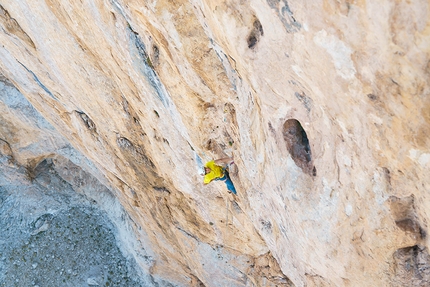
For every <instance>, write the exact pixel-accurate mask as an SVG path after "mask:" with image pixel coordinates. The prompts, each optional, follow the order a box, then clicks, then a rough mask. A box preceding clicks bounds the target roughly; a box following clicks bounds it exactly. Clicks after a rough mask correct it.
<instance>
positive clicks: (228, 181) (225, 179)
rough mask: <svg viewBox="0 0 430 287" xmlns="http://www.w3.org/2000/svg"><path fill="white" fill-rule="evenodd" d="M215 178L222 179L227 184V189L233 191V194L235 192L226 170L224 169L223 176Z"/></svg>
mask: <svg viewBox="0 0 430 287" xmlns="http://www.w3.org/2000/svg"><path fill="white" fill-rule="evenodd" d="M216 180H222V181H224V182H225V185H227V189H228V190H229V191H231V192H233V194H236V188H234V185H233V182H232V181H231V179H230V176H229V175H228V171H227V170H224V176H223V177H220V178H217V179H216Z"/></svg>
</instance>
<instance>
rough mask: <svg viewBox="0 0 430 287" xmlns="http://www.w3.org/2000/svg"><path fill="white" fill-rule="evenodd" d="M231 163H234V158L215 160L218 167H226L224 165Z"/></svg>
mask: <svg viewBox="0 0 430 287" xmlns="http://www.w3.org/2000/svg"><path fill="white" fill-rule="evenodd" d="M231 162H233V157H224V158H220V159H217V160H215V164H216V165H224V164H229V163H231Z"/></svg>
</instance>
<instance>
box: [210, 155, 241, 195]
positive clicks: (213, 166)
mask: <svg viewBox="0 0 430 287" xmlns="http://www.w3.org/2000/svg"><path fill="white" fill-rule="evenodd" d="M233 163H234V162H233V158H232V157H225V158H220V159H217V160H211V161H209V162H207V163H206V164H205V178H204V180H203V183H204V184H208V183H210V182H211V181H212V180H222V181H224V182H225V184H226V185H227V189H228V191H229V192H233V193H234V194H236V189H235V188H234V185H233V182H232V181H231V179H230V176H229V174H228V170H227V168H228V167H225V168H224V167H223V165H230V164H233Z"/></svg>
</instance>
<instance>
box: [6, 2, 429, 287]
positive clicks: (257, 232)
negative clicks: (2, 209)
mask: <svg viewBox="0 0 430 287" xmlns="http://www.w3.org/2000/svg"><path fill="white" fill-rule="evenodd" d="M376 2H377V3H376ZM376 2H375V1H335V0H333V1H331V0H324V1H305V2H303V3H293V1H286V0H282V1H280V0H267V1H223V2H222V3H220V2H219V1H135V0H130V1H119V0H118V1H117V0H111V1H108V0H105V1H101V0H100V1H82V2H81V1H74V2H73V1H69V2H66V1H51V0H46V1H43V2H40V1H39V3H36V2H35V1H25V0H23V1H7V2H6V1H3V2H1V7H0V43H1V46H0V71H1V74H3V76H2V78H1V82H2V84H1V85H2V86H1V87H2V91H3V94H2V95H1V98H0V99H1V101H0V112H1V113H0V119H1V124H0V143H1V145H0V152H1V155H2V158H3V159H2V161H1V162H0V163H1V164H2V170H3V171H4V173H3V174H4V175H7V176H3V177H0V179H1V181H0V185H1V186H7V185H8V184H9V185H10V183H11V182H14V183H15V185H17V183H20V184H21V185H29V184H32V181H33V180H34V179H35V178H37V176H38V175H39V174H43V173H41V172H38V171H37V170H38V168H39V170H40V169H41V168H42V167H43V165H46V163H47V162H48V163H49V164H51V165H50V169H49V170H54V171H55V174H58V176H59V178H61V179H62V180H64V181H66V182H67V183H68V184H69V185H70V187H71V190H74V191H75V192H77V193H79V192H81V193H83V194H85V195H86V196H87V197H88V198H90V199H91V200H95V201H96V204H97V205H99V206H101V208H102V209H103V210H106V212H107V213H109V210H110V208H109V207H110V206H111V205H112V206H113V205H115V204H116V203H115V204H114V203H106V202H111V201H106V200H102V199H100V198H101V197H102V196H101V195H98V193H97V192H100V194H102V193H103V194H109V195H113V196H114V198H115V200H114V199H112V200H113V201H112V202H116V201H118V202H119V203H120V206H117V205H115V206H117V207H116V209H115V213H114V215H112V214H111V216H113V217H112V218H117V220H116V221H115V219H113V220H112V222H113V224H116V225H117V227H118V228H119V229H118V230H120V231H118V236H119V237H120V238H121V240H122V241H121V240H120V241H121V242H123V244H125V246H124V247H123V248H124V250H126V251H124V252H128V253H129V254H130V256H133V258H134V259H135V260H136V262H137V263H138V265H139V266H140V267H141V269H142V270H143V271H142V272H143V274H144V275H142V276H146V275H147V276H150V277H151V280H149V281H151V282H153V284H160V285H161V286H168V284H173V285H177V286H290V285H295V286H388V285H390V286H402V285H403V284H404V282H413V284H418V286H419V284H424V283H425V282H427V281H426V280H429V274H428V270H430V269H428V267H429V264H430V259H429V256H428V249H427V248H428V246H429V241H428V237H427V236H426V234H427V230H428V220H430V195H429V192H428V191H429V189H430V177H429V176H428V174H427V173H428V169H429V167H430V151H429V149H430V140H429V138H428V133H429V132H430V97H429V92H430V90H429V88H430V86H429V81H430V54H429V53H430V23H429V13H430V4H429V3H428V1H425V0H414V1H406V0H405V1H388V0H386V1H376ZM13 87H16V89H18V90H19V92H20V93H22V95H24V96H25V99H24V98H20V95H18V94H19V93H18V92H17V91H16V90H14V88H13ZM27 101H28V102H27ZM36 110H37V111H36ZM36 113H37V115H36ZM39 113H40V115H41V116H39ZM226 155H229V156H231V155H234V161H235V165H236V166H235V168H234V170H232V172H231V174H232V180H233V182H234V183H235V185H236V189H237V191H238V196H237V197H234V196H233V195H230V194H228V193H227V190H226V188H225V186H224V185H223V184H222V183H220V182H214V183H211V184H210V185H207V186H204V185H203V184H202V177H201V176H200V174H199V172H200V171H201V169H202V163H204V162H205V161H208V160H210V159H214V158H219V157H224V156H226ZM40 164H42V166H41V165H40ZM51 167H52V168H51ZM46 171H48V169H46ZM78 179H81V180H80V181H79V180H78ZM40 180H41V179H39V181H36V182H37V183H38V184H40V183H41V182H43V181H40ZM60 182H61V180H60ZM88 182H91V184H88ZM69 185H68V186H69ZM96 186H97V187H98V188H95V187H96ZM85 187H91V192H89V191H88V190H87V189H86V188H85ZM4 188H6V187H4ZM9 192H10V190H8V193H9ZM0 203H1V202H0ZM121 214H123V216H122V217H121V216H120V215H121ZM115 216H116V217H115ZM121 218H122V219H121ZM121 224H126V225H127V226H128V225H129V228H125V229H121V228H120V227H121V226H120V225H121ZM121 230H123V231H121ZM408 262H409V263H408ZM145 274H146V275H145ZM169 282H170V283H169ZM163 284H164V285H163Z"/></svg>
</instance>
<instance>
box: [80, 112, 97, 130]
mask: <svg viewBox="0 0 430 287" xmlns="http://www.w3.org/2000/svg"><path fill="white" fill-rule="evenodd" d="M76 113H78V115H79V116H80V118H81V120H82V122H83V123H84V124H85V126H86V127H87V129H89V130H90V131H95V130H96V124H95V123H94V122H93V120H91V119H90V117H89V116H88V115H87V114H86V113H84V112H79V111H76Z"/></svg>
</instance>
